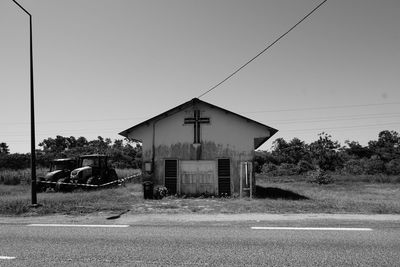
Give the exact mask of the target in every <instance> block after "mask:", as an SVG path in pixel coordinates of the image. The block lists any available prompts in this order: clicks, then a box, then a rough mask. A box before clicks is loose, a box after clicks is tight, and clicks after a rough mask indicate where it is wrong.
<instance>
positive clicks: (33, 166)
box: [12, 0, 38, 207]
mask: <svg viewBox="0 0 400 267" xmlns="http://www.w3.org/2000/svg"><path fill="white" fill-rule="evenodd" d="M12 1H13V2H14V3H15V4H16V5H17V6H18V7H19V8H21V9H22V10H23V11H24V12H25V13H26V14H28V16H29V52H30V76H31V77H30V78H31V89H30V102H31V186H32V190H31V193H32V203H31V204H32V207H37V206H38V203H37V196H36V149H35V98H34V90H33V45H32V15H31V14H30V13H29V12H28V11H27V10H26V9H25V8H24V7H23V6H21V5H20V4H19V3H18V2H17V1H16V0H12Z"/></svg>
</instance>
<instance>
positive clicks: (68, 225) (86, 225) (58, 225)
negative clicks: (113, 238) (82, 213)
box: [28, 223, 129, 228]
mask: <svg viewBox="0 0 400 267" xmlns="http://www.w3.org/2000/svg"><path fill="white" fill-rule="evenodd" d="M28 226H35V227H93V228H125V227H129V225H127V224H108V225H107V224H45V223H33V224H28Z"/></svg>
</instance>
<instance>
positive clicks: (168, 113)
mask: <svg viewBox="0 0 400 267" xmlns="http://www.w3.org/2000/svg"><path fill="white" fill-rule="evenodd" d="M196 104H204V105H206V106H208V107H210V108H213V109H219V110H221V111H224V112H226V113H228V114H231V115H234V116H237V117H239V118H242V119H244V120H246V121H248V122H252V123H254V124H257V125H258V126H261V127H265V128H267V130H268V131H269V132H270V136H268V137H266V138H262V139H259V140H257V144H256V145H255V149H257V148H258V147H260V146H261V145H262V144H263V143H265V142H266V141H267V140H268V139H269V138H270V137H271V136H273V135H274V134H275V133H276V132H278V130H277V129H274V128H272V127H269V126H267V125H265V124H262V123H260V122H257V121H255V120H252V119H249V118H247V117H244V116H242V115H240V114H237V113H234V112H232V111H229V110H227V109H224V108H221V107H218V106H215V105H213V104H210V103H208V102H205V101H202V100H200V99H198V98H193V99H192V100H189V101H187V102H185V103H183V104H181V105H179V106H176V107H174V108H172V109H170V110H167V111H165V112H163V113H161V114H159V115H157V116H155V117H153V118H150V119H148V120H145V121H143V122H141V123H139V124H136V125H135V126H132V127H131V128H128V129H126V130H124V131H122V132H120V133H119V134H120V135H122V136H124V137H127V138H128V135H129V133H130V132H132V131H134V130H135V129H137V128H139V127H141V126H143V125H149V124H150V123H152V122H153V121H158V120H161V119H163V118H166V117H169V116H171V115H173V114H175V113H177V112H179V111H181V110H184V109H186V108H188V107H192V106H194V105H196Z"/></svg>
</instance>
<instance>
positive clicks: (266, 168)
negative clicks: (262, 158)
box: [261, 162, 278, 174]
mask: <svg viewBox="0 0 400 267" xmlns="http://www.w3.org/2000/svg"><path fill="white" fill-rule="evenodd" d="M277 169H278V166H277V165H275V164H273V163H271V162H268V163H265V164H264V165H263V166H262V168H261V172H262V173H263V174H272V173H275V171H276V170H277Z"/></svg>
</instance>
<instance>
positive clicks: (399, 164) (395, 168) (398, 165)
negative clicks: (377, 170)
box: [385, 159, 400, 175]
mask: <svg viewBox="0 0 400 267" xmlns="http://www.w3.org/2000/svg"><path fill="white" fill-rule="evenodd" d="M385 169H386V173H387V174H391V175H399V174H400V159H392V160H391V161H389V162H388V163H386V164H385Z"/></svg>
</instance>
